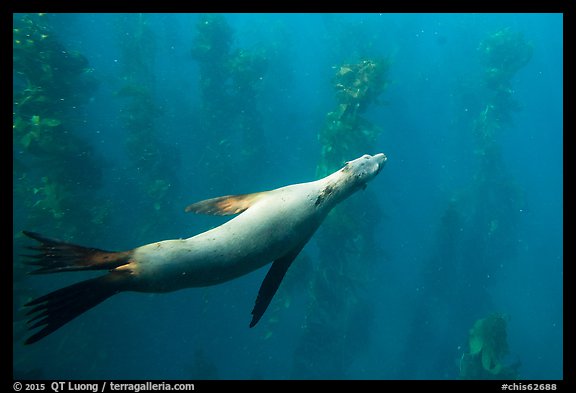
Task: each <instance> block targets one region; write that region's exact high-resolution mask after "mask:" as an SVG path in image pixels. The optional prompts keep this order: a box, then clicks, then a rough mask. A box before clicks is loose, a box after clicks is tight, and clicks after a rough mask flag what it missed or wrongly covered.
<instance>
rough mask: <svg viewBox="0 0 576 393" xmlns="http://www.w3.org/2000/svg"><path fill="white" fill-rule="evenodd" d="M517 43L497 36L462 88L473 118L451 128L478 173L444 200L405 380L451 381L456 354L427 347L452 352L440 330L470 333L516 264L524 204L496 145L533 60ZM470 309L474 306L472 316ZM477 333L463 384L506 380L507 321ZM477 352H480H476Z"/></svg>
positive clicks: (491, 321) (423, 273) (483, 46)
mask: <svg viewBox="0 0 576 393" xmlns="http://www.w3.org/2000/svg"><path fill="white" fill-rule="evenodd" d="M522 37H523V36H522V34H520V33H514V32H512V31H511V30H510V29H501V30H498V31H497V32H495V33H493V34H490V35H488V37H487V38H486V39H484V40H483V41H482V42H481V43H480V44H479V46H478V51H479V52H480V55H481V56H480V58H481V60H482V61H483V68H482V69H481V74H480V77H478V78H477V80H476V81H467V83H468V84H469V86H468V91H471V90H474V96H473V97H472V96H462V100H463V102H462V107H466V108H468V107H470V108H475V111H476V113H475V114H474V115H471V116H470V118H467V119H466V122H464V121H463V122H462V123H461V124H460V125H459V126H458V127H457V128H456V129H455V132H462V130H467V132H469V133H470V134H471V135H472V136H473V138H472V143H471V145H470V146H469V152H470V156H473V157H475V159H476V168H474V169H472V170H471V172H470V175H469V178H470V183H469V184H467V185H465V187H463V188H461V189H458V190H454V191H453V193H452V195H450V196H449V198H448V200H447V201H446V206H445V210H444V213H443V215H442V216H441V219H440V221H439V223H438V227H437V230H436V233H437V235H436V239H435V242H434V245H433V248H432V250H431V251H430V252H429V253H428V255H429V256H428V257H427V258H426V260H425V261H424V262H423V267H422V269H421V270H420V273H419V274H420V289H419V292H418V294H417V296H416V298H415V299H416V301H415V311H414V317H413V322H412V324H411V325H412V327H411V330H410V332H409V339H408V341H407V342H408V343H409V344H408V345H407V346H406V350H405V355H404V360H403V363H404V364H405V365H406V368H405V370H406V371H405V373H404V375H403V376H402V377H403V378H414V377H415V376H417V377H423V378H441V377H444V376H452V375H453V376H454V377H455V376H456V372H457V369H455V368H454V356H456V355H455V354H449V355H446V353H447V352H446V351H435V348H436V345H434V344H432V343H435V342H442V343H443V344H442V345H443V346H444V348H455V347H457V346H458V345H459V343H458V342H457V339H456V337H454V336H453V335H450V333H447V332H446V330H445V329H444V328H443V326H444V325H445V324H447V325H449V326H452V327H453V329H457V330H458V329H459V330H464V329H467V328H468V326H469V325H470V324H471V323H472V321H474V320H475V318H476V315H477V314H478V313H480V314H484V313H488V312H489V311H490V310H491V309H493V308H494V304H493V298H492V296H491V294H490V293H489V291H488V288H489V287H490V286H491V285H493V283H494V282H495V281H494V280H495V279H497V277H498V275H499V274H500V272H502V268H503V267H504V266H509V265H510V264H514V263H515V261H516V255H517V247H518V244H519V241H518V239H519V238H520V236H519V232H518V228H519V225H520V223H521V218H522V210H523V207H522V205H523V203H522V198H521V190H520V189H519V188H518V186H517V183H516V181H515V179H514V178H513V177H512V176H511V175H510V173H509V171H508V168H507V165H506V162H507V161H506V157H505V156H504V155H503V151H502V148H501V146H500V142H499V141H500V137H501V135H502V132H504V131H509V130H510V129H511V125H512V114H513V111H515V110H517V109H518V108H519V104H518V103H516V102H515V100H514V88H513V87H514V85H513V78H514V76H515V75H516V72H517V71H518V70H520V69H521V68H522V67H523V66H525V65H526V64H527V62H528V61H529V60H530V57H531V54H532V47H531V46H530V45H529V44H527V43H526V42H525V41H524V39H523V38H522ZM470 304H474V308H473V309H471V308H470ZM440 313H443V314H442V315H443V320H444V321H445V322H443V324H442V325H440V326H439V325H438V324H434V323H429V321H434V320H436V319H437V318H438V315H439V314H440ZM474 331H475V332H476V333H475V334H473V335H472V337H471V346H472V350H471V353H469V354H467V355H465V356H464V358H463V361H462V370H463V371H462V370H461V374H462V375H463V376H462V377H463V378H470V379H473V378H487V377H493V378H495V377H496V376H495V375H497V376H499V377H502V378H504V376H505V373H507V372H509V371H511V370H508V369H503V370H500V369H499V367H501V366H499V364H500V363H499V362H500V361H501V358H502V356H503V353H504V352H503V351H504V348H505V345H504V342H503V341H502V340H503V339H505V335H504V333H505V319H504V318H502V317H497V316H492V317H490V318H486V319H485V320H482V322H478V323H477V324H476V325H475V328H474ZM498 332H500V333H498ZM490 335H492V336H490ZM490 337H492V338H490ZM490 340H492V341H490ZM497 340H501V341H500V342H499V341H497ZM479 348H481V349H482V351H481V353H479V352H477V351H478V350H479ZM415 350H419V351H426V352H430V353H434V355H433V357H431V361H430V364H427V365H421V364H420V363H419V360H418V359H417V358H414V356H413V353H414V351H415ZM432 351H435V352H432ZM413 370H415V371H413ZM503 373H504V374H503Z"/></svg>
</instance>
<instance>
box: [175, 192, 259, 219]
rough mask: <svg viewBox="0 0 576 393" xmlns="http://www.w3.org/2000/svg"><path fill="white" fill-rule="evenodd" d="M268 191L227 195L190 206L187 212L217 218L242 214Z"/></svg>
mask: <svg viewBox="0 0 576 393" xmlns="http://www.w3.org/2000/svg"><path fill="white" fill-rule="evenodd" d="M267 193H268V191H263V192H255V193H253V194H242V195H226V196H222V197H218V198H211V199H206V200H204V201H200V202H196V203H193V204H191V205H188V206H187V207H186V209H185V212H186V213H188V212H193V213H196V214H210V215H215V216H229V215H233V214H239V213H242V212H243V211H244V210H246V209H248V208H249V207H250V206H252V204H254V203H255V202H256V201H258V200H259V199H260V198H262V197H263V196H264V195H266V194H267Z"/></svg>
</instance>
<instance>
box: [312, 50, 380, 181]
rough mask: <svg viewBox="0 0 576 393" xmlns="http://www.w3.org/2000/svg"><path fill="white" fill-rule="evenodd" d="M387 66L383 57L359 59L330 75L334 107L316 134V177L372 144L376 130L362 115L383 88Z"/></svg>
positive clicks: (378, 132)
mask: <svg viewBox="0 0 576 393" xmlns="http://www.w3.org/2000/svg"><path fill="white" fill-rule="evenodd" d="M388 68H389V62H388V61H386V60H380V61H374V60H363V61H361V62H359V63H357V64H344V65H342V66H340V67H338V68H337V70H336V74H335V75H334V78H333V86H334V89H335V90H336V100H337V104H336V109H335V110H334V111H332V112H329V113H328V114H327V115H326V124H325V126H324V128H323V129H322V131H321V132H320V134H319V136H318V138H319V140H320V143H321V145H322V152H321V161H320V164H319V165H318V176H326V175H327V174H329V173H331V172H333V171H335V170H336V169H338V168H339V167H340V166H341V165H342V163H343V162H345V161H346V160H348V159H349V157H350V156H354V154H357V153H359V152H362V151H368V150H370V149H371V148H372V147H373V146H374V144H375V142H376V138H377V137H378V135H379V134H380V129H379V128H378V127H377V126H375V125H374V124H372V123H370V122H369V121H368V120H366V119H365V118H363V117H362V114H363V113H364V112H365V111H366V109H367V108H368V107H369V106H370V105H371V104H372V103H374V102H375V100H376V99H377V98H378V97H379V96H380V95H381V94H382V93H383V92H384V90H385V89H386V87H387V81H386V77H387V74H388Z"/></svg>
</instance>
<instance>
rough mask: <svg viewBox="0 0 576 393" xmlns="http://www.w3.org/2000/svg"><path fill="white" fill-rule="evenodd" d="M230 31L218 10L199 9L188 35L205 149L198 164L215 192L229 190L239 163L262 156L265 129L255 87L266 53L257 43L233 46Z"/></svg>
mask: <svg viewBox="0 0 576 393" xmlns="http://www.w3.org/2000/svg"><path fill="white" fill-rule="evenodd" d="M233 42H234V32H233V30H232V28H231V27H230V25H229V24H228V22H227V21H226V18H225V17H224V16H222V15H220V14H201V15H199V16H198V22H197V24H196V35H195V37H194V39H193V41H192V49H191V54H192V58H193V59H194V60H195V61H196V62H197V63H198V68H199V72H200V83H199V85H200V95H201V99H202V101H201V105H200V112H199V122H200V125H199V126H200V129H201V131H200V134H201V135H202V138H204V140H203V141H202V143H203V145H204V149H205V151H204V152H203V154H202V155H201V156H202V164H203V167H204V168H202V167H201V168H199V169H200V170H202V169H205V170H206V174H207V175H208V174H209V176H210V178H211V179H213V180H221V181H222V184H215V185H214V187H215V192H216V193H218V192H228V191H229V187H230V179H234V178H239V177H244V178H245V177H246V173H245V171H244V172H243V173H242V176H240V171H242V169H241V168H242V167H243V166H244V165H247V166H250V167H254V165H257V163H258V162H261V160H262V154H263V153H264V133H263V130H262V125H261V115H260V109H259V108H258V101H259V100H258V98H259V88H260V85H261V81H262V80H263V78H264V77H265V75H266V72H267V67H268V55H267V53H266V51H265V50H263V49H259V48H258V47H256V48H254V49H251V50H248V49H244V48H234V47H233Z"/></svg>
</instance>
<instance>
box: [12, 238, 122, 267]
mask: <svg viewBox="0 0 576 393" xmlns="http://www.w3.org/2000/svg"><path fill="white" fill-rule="evenodd" d="M23 233H24V234H25V235H26V236H28V237H30V238H32V239H34V240H36V241H38V242H39V243H40V244H39V245H36V246H28V247H26V248H27V249H29V250H34V251H38V253H37V254H35V255H24V256H25V257H28V258H31V260H30V261H28V262H26V263H27V264H28V265H32V266H38V269H36V270H34V271H32V272H30V274H45V273H59V272H70V271H79V270H110V269H114V268H117V267H119V266H122V265H126V264H127V263H129V262H130V258H131V257H132V251H122V252H114V251H105V250H100V249H97V248H90V247H83V246H78V245H76V244H71V243H66V242H63V241H60V240H53V239H48V238H46V237H44V236H42V235H40V234H38V233H34V232H28V231H23Z"/></svg>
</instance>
